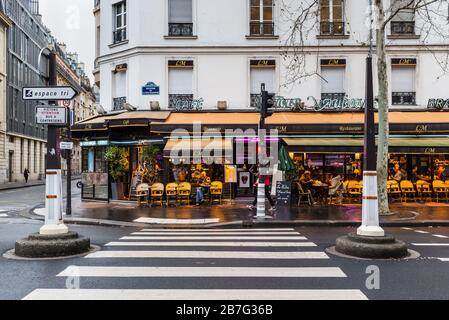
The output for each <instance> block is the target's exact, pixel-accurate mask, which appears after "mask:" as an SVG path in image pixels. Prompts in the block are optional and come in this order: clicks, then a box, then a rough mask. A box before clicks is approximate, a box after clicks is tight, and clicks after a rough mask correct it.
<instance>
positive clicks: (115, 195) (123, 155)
mask: <svg viewBox="0 0 449 320" xmlns="http://www.w3.org/2000/svg"><path fill="white" fill-rule="evenodd" d="M105 160H106V161H107V162H108V165H109V175H110V176H111V179H112V182H111V193H112V199H113V200H118V199H121V198H123V195H124V192H123V181H122V178H123V177H124V176H125V174H126V173H127V172H128V171H129V153H128V150H127V149H126V148H122V147H118V146H110V147H108V148H107V149H106V153H105Z"/></svg>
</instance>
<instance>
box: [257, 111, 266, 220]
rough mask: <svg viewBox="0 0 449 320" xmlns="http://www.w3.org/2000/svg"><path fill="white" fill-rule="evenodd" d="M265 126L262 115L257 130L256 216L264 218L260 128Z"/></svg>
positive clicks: (262, 142) (262, 141)
mask: <svg viewBox="0 0 449 320" xmlns="http://www.w3.org/2000/svg"><path fill="white" fill-rule="evenodd" d="M264 128H265V119H264V118H263V117H261V118H260V122H259V130H258V137H259V148H258V155H257V163H258V172H259V180H258V184H257V211H256V212H257V214H256V217H257V218H265V217H266V213H265V209H266V208H265V181H264V180H263V178H262V164H261V161H260V158H261V155H262V154H263V152H264V150H265V136H263V137H262V134H261V132H262V130H263V129H264Z"/></svg>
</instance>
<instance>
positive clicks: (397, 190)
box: [387, 180, 402, 201]
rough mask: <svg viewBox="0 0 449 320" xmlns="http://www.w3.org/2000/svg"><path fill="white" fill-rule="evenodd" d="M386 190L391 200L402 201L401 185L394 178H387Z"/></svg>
mask: <svg viewBox="0 0 449 320" xmlns="http://www.w3.org/2000/svg"><path fill="white" fill-rule="evenodd" d="M387 192H388V196H389V197H390V200H391V201H395V200H396V201H398V200H399V201H402V193H401V187H400V186H399V183H398V182H397V181H396V180H388V182H387Z"/></svg>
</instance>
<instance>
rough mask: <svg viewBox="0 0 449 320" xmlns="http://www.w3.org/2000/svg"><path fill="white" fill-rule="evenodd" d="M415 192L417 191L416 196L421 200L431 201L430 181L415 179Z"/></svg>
mask: <svg viewBox="0 0 449 320" xmlns="http://www.w3.org/2000/svg"><path fill="white" fill-rule="evenodd" d="M416 192H417V193H418V198H420V199H421V200H422V201H426V200H429V201H432V189H431V188H430V183H428V182H427V181H424V180H418V181H416Z"/></svg>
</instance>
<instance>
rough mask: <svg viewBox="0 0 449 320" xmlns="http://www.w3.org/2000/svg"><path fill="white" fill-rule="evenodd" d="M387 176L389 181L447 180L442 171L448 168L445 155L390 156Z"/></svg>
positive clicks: (448, 163)
mask: <svg viewBox="0 0 449 320" xmlns="http://www.w3.org/2000/svg"><path fill="white" fill-rule="evenodd" d="M389 157H390V158H389V161H388V174H389V178H390V179H394V180H410V181H412V182H416V181H418V180H424V181H432V180H447V178H446V175H444V174H443V173H444V171H445V170H446V168H448V167H449V155H447V154H432V155H429V154H390V156H389Z"/></svg>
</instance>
